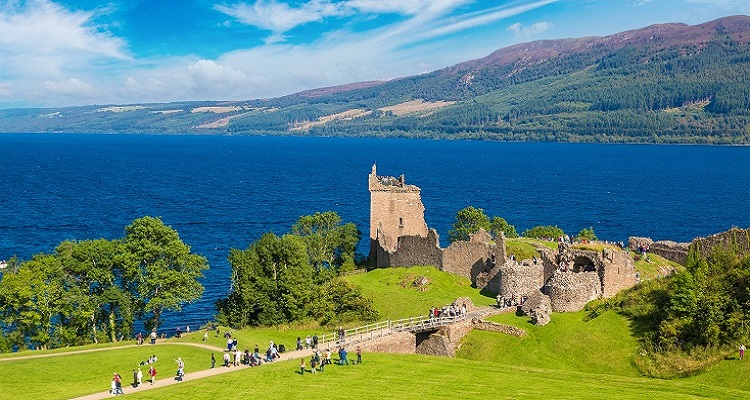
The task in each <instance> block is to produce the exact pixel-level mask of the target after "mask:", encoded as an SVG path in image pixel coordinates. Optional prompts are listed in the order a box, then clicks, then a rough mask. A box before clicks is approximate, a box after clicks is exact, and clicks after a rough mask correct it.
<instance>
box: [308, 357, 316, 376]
mask: <svg viewBox="0 0 750 400" xmlns="http://www.w3.org/2000/svg"><path fill="white" fill-rule="evenodd" d="M316 367H317V364H316V363H315V354H313V355H312V356H311V357H310V372H311V373H313V374H314V373H315V372H316V371H315V368H316Z"/></svg>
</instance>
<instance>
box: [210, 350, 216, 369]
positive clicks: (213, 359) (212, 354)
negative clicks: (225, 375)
mask: <svg viewBox="0 0 750 400" xmlns="http://www.w3.org/2000/svg"><path fill="white" fill-rule="evenodd" d="M215 366H216V357H214V353H211V369H214V367H215Z"/></svg>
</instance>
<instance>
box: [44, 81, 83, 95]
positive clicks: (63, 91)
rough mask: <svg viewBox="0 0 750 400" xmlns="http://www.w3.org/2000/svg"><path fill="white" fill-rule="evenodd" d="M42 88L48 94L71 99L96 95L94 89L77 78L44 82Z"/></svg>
mask: <svg viewBox="0 0 750 400" xmlns="http://www.w3.org/2000/svg"><path fill="white" fill-rule="evenodd" d="M42 88H44V89H45V90H46V91H47V92H48V93H50V94H60V95H65V96H71V97H85V98H90V97H92V96H93V95H94V94H96V93H95V92H96V91H95V90H94V88H93V87H92V86H91V85H89V84H88V83H85V82H81V80H80V79H78V78H69V79H66V80H64V81H58V82H54V81H49V80H48V81H44V82H43V83H42Z"/></svg>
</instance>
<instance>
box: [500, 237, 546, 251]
mask: <svg viewBox="0 0 750 400" xmlns="http://www.w3.org/2000/svg"><path fill="white" fill-rule="evenodd" d="M510 242H521V243H529V244H536V245H539V246H544V247H548V248H550V249H552V250H557V242H550V241H547V240H540V239H531V238H523V237H522V238H515V239H507V241H506V242H505V244H506V246H507V245H508V243H510Z"/></svg>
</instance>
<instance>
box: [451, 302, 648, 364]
mask: <svg viewBox="0 0 750 400" xmlns="http://www.w3.org/2000/svg"><path fill="white" fill-rule="evenodd" d="M584 316H585V313H583V312H577V313H555V314H552V321H551V322H550V323H549V324H547V325H545V326H535V325H533V324H531V323H530V322H528V320H529V319H528V318H526V317H517V316H515V314H503V315H498V316H495V317H492V318H489V320H490V321H495V322H499V323H504V324H508V325H513V326H517V327H520V328H522V329H524V330H525V331H526V332H527V336H526V337H523V338H517V337H515V336H510V335H504V334H501V333H496V332H487V331H476V330H475V331H472V332H470V333H469V334H468V335H467V336H466V337H465V338H464V341H463V344H462V347H461V349H460V350H459V352H458V356H459V357H462V358H468V359H472V360H477V361H485V362H493V363H500V364H508V365H516V366H519V367H535V368H546V369H556V370H573V371H580V372H588V373H605V374H613V375H622V376H639V373H638V371H637V370H636V369H635V367H633V365H632V363H631V360H632V358H633V356H634V355H635V354H636V351H637V348H638V343H637V341H636V339H635V338H634V337H633V336H632V335H631V332H630V328H629V322H628V321H627V320H626V319H625V318H623V317H621V316H619V315H617V314H616V313H614V312H607V313H604V314H602V315H601V316H599V317H598V318H596V319H594V320H591V321H589V322H584V321H583V317H584Z"/></svg>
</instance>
